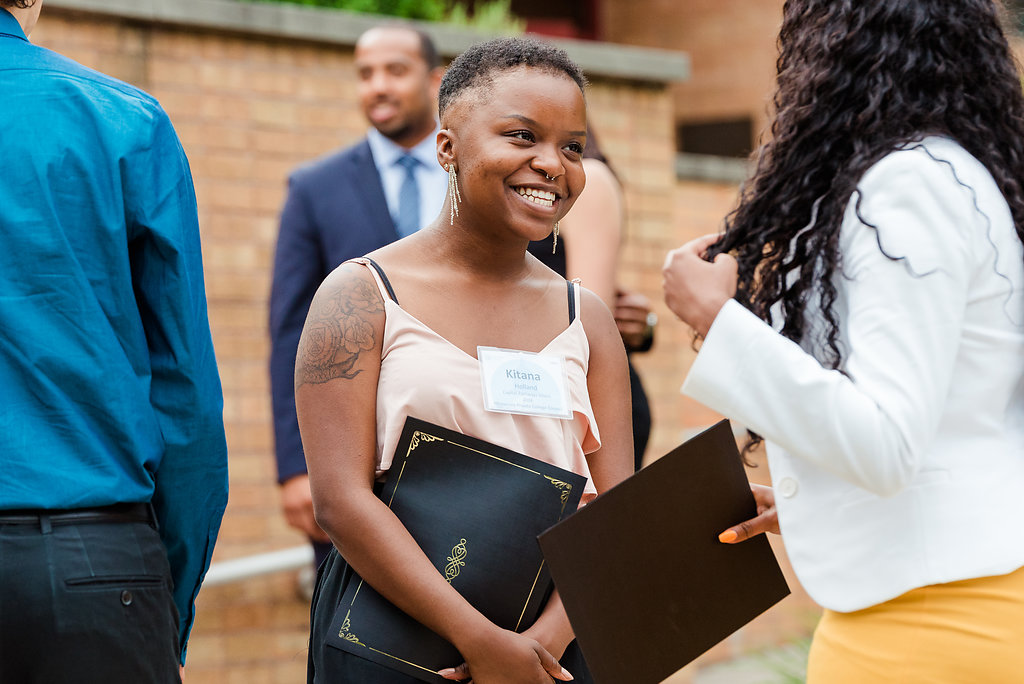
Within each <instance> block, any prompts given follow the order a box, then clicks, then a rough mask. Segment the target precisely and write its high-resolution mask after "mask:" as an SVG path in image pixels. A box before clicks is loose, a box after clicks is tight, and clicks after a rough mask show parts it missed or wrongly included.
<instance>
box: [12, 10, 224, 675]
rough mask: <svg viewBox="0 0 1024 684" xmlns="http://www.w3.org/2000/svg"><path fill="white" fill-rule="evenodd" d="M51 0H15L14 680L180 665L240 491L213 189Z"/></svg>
mask: <svg viewBox="0 0 1024 684" xmlns="http://www.w3.org/2000/svg"><path fill="white" fill-rule="evenodd" d="M41 3H42V0H35V2H34V3H33V0H0V98H2V100H3V105H2V106H0V159H2V160H3V164H2V171H0V394H2V397H3V398H2V400H0V681H2V682H29V681H32V682H72V681H73V682H147V683H153V682H160V683H163V682H178V681H179V664H180V663H183V662H184V654H185V643H186V639H187V637H188V633H189V629H190V628H191V625H192V620H193V616H194V603H193V602H194V599H195V596H196V593H197V592H198V591H199V585H200V582H201V581H202V577H203V574H204V573H205V571H206V568H207V567H208V565H209V561H210V555H211V553H212V551H213V546H214V542H215V540H216V537H217V531H218V529H219V526H220V520H221V516H222V514H223V512H224V506H225V504H226V501H227V454H226V445H225V440H224V426H223V419H222V415H221V414H222V404H223V400H222V395H221V389H220V380H219V378H218V375H217V367H216V362H215V360H214V355H213V346H212V343H211V339H210V331H209V323H208V321H207V313H206V301H205V294H204V289H203V273H202V261H201V257H200V248H199V226H198V221H197V216H196V204H195V194H194V191H193V187H192V181H191V175H190V172H189V168H188V162H187V160H186V158H185V154H184V152H183V150H182V148H181V145H180V144H179V142H178V138H177V136H176V135H175V133H174V130H173V129H172V127H171V124H170V121H169V120H168V118H167V115H166V114H165V113H164V112H163V110H162V109H161V108H160V106H159V104H157V102H156V101H155V100H154V99H153V98H151V97H149V96H148V95H146V94H145V93H143V92H141V91H139V90H138V89H136V88H134V87H132V86H129V85H127V84H124V83H121V82H120V81H116V80H114V79H112V78H109V77H107V76H104V75H102V74H99V73H97V72H95V71H92V70H90V69H87V68H85V67H82V66H81V65H79V64H76V63H75V62H72V61H71V60H68V59H66V58H64V57H61V56H60V55H57V54H55V53H53V52H50V51H48V50H45V49H42V48H39V47H36V46H33V45H32V44H31V43H29V41H28V40H27V36H28V34H29V33H30V32H31V30H32V27H33V26H34V25H35V22H36V19H37V18H38V16H39V10H40V5H41Z"/></svg>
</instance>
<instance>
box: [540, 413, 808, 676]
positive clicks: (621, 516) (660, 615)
mask: <svg viewBox="0 0 1024 684" xmlns="http://www.w3.org/2000/svg"><path fill="white" fill-rule="evenodd" d="M755 514H756V505H755V503H754V498H753V495H752V494H751V493H750V487H749V485H748V483H747V477H746V474H745V472H744V470H743V464H742V461H741V459H740V456H739V452H738V450H737V448H736V440H735V438H734V437H733V434H732V430H731V428H730V427H729V423H728V422H727V421H722V422H720V423H718V424H717V425H715V426H714V427H712V428H710V429H708V430H706V431H704V432H702V433H700V434H699V435H697V436H696V437H694V438H693V439H690V440H688V441H687V442H685V443H684V444H682V445H681V446H679V447H676V448H675V449H674V450H673V451H671V452H670V453H669V454H667V455H666V456H664V457H662V458H660V459H659V460H657V461H655V462H654V463H652V464H651V465H649V466H648V467H646V468H644V469H643V470H641V471H640V472H639V473H637V474H635V475H633V476H632V477H630V478H629V479H627V480H626V481H625V482H622V483H621V484H619V485H618V486H616V487H614V488H612V489H611V490H609V491H607V492H605V493H604V494H602V495H601V496H599V497H598V498H596V499H594V501H592V502H591V503H590V504H589V505H587V506H585V507H584V508H582V509H581V510H579V511H577V512H576V513H574V514H573V515H571V516H569V517H568V518H566V519H565V520H563V521H562V522H560V523H558V524H557V525H555V526H554V527H552V528H551V529H550V530H547V531H546V532H544V533H543V534H542V535H540V545H541V548H542V549H543V551H544V557H545V558H546V559H547V561H548V566H549V568H550V570H551V575H552V577H553V578H554V581H555V586H556V587H557V588H558V593H559V595H560V596H561V597H562V603H563V604H564V605H565V610H566V612H567V613H568V615H569V620H570V621H571V622H572V626H573V629H574V630H575V632H576V638H577V640H578V641H579V644H580V648H581V649H582V651H583V656H584V657H585V658H586V660H587V664H588V666H589V667H590V671H591V673H592V674H593V676H594V680H595V681H596V682H598V684H625V683H627V682H628V683H629V684H656V683H657V682H661V681H662V680H664V679H665V678H667V677H669V676H670V675H672V673H674V672H676V671H677V670H679V669H680V668H681V667H683V666H684V665H686V664H687V663H689V662H690V661H692V660H693V659H695V658H696V657H697V656H699V655H700V654H701V653H704V652H705V651H707V650H708V649H709V648H711V647H712V646H714V645H715V644H716V643H718V642H719V641H721V640H722V639H725V638H726V637H727V636H729V635H730V634H732V633H733V632H734V631H736V630H737V629H739V628H740V627H742V626H743V625H744V624H746V623H747V622H749V621H750V620H752V619H754V618H755V617H757V616H758V615H760V614H761V613H762V612H764V611H765V610H767V609H768V608H770V607H771V606H773V605H774V604H775V603H777V602H778V601H780V600H782V599H783V598H785V597H786V596H787V595H788V594H789V587H788V586H787V585H786V580H785V578H784V577H783V575H782V571H781V570H780V569H779V565H778V563H777V562H776V560H775V555H774V554H773V553H772V549H771V547H770V546H769V544H768V540H767V539H765V538H764V536H763V535H761V536H759V537H756V538H754V539H751V540H749V541H746V542H743V543H741V544H735V545H731V544H723V543H721V542H719V541H718V535H719V533H720V532H722V531H724V530H725V529H727V528H729V527H731V526H733V525H735V524H737V523H739V522H741V521H743V520H747V519H749V518H752V517H754V515H755Z"/></svg>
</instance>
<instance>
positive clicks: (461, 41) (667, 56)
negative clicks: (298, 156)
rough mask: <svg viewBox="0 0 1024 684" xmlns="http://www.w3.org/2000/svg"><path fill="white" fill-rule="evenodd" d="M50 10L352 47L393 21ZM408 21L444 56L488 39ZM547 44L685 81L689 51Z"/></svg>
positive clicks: (200, 0)
mask: <svg viewBox="0 0 1024 684" xmlns="http://www.w3.org/2000/svg"><path fill="white" fill-rule="evenodd" d="M52 10H61V11H65V10H70V11H78V12H84V13H88V14H97V15H104V16H113V17H119V18H122V19H126V20H131V21H141V22H146V23H154V24H170V25H176V26H182V27H186V28H189V27H194V28H202V29H207V30H216V31H228V32H233V33H246V34H255V35H262V36H271V37H279V38H284V39H290V40H309V41H315V42H320V43H333V44H337V45H352V44H354V43H355V41H356V38H358V37H359V35H360V34H361V33H362V32H363V31H365V30H366V29H368V28H370V27H372V26H376V25H377V24H379V23H381V22H383V21H394V20H395V19H394V18H393V17H381V16H376V15H372V14H360V13H355V12H346V11H342V10H332V9H324V8H319V7H306V6H302V5H288V4H271V3H262V2H239V1H238V0H46V4H45V6H44V7H43V14H44V16H45V14H46V13H47V12H50V11H52ZM410 23H412V24H414V25H416V26H417V27H419V28H422V29H423V30H425V31H426V32H427V33H429V34H430V35H431V36H432V37H433V38H434V39H435V41H436V42H437V47H438V50H440V52H441V54H443V55H445V56H448V57H454V56H455V55H457V54H459V53H460V52H462V51H463V50H465V49H466V48H467V47H469V46H470V45H472V44H473V43H477V42H480V41H481V40H486V39H488V38H492V37H493V35H489V34H485V33H479V32H477V31H470V30H466V29H463V28H461V27H457V26H452V25H450V24H437V23H430V22H410ZM552 42H553V43H555V44H556V45H558V46H559V47H561V48H563V49H564V50H565V51H566V52H568V53H569V55H570V56H571V57H572V58H573V59H574V60H576V62H577V63H578V64H579V65H580V66H581V67H582V68H583V70H584V71H585V72H586V73H587V74H588V75H589V76H591V77H604V78H619V79H625V80H631V81H641V82H649V83H667V82H671V81H684V80H686V79H687V78H689V74H690V60H689V57H688V56H687V55H686V54H684V53H682V52H674V51H671V50H656V49H651V48H638V47H628V46H622V45H612V44H609V43H596V42H587V41H579V40H561V39H559V40H552Z"/></svg>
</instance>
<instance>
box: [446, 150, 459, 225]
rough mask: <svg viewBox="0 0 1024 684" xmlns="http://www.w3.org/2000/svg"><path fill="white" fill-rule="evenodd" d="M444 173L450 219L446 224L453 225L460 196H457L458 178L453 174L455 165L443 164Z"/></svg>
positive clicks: (457, 213) (457, 212) (457, 211)
mask: <svg viewBox="0 0 1024 684" xmlns="http://www.w3.org/2000/svg"><path fill="white" fill-rule="evenodd" d="M444 169H445V171H447V172H448V196H449V197H450V198H451V217H450V218H449V219H448V222H449V223H450V224H451V225H453V226H454V225H455V217H456V216H458V215H459V202H461V201H462V195H460V194H459V177H458V175H457V174H456V173H455V164H445V167H444Z"/></svg>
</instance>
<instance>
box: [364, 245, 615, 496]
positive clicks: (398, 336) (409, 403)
mask: <svg viewBox="0 0 1024 684" xmlns="http://www.w3.org/2000/svg"><path fill="white" fill-rule="evenodd" d="M352 261H354V262H356V263H361V264H363V265H364V266H366V267H367V268H369V269H370V272H371V273H372V274H373V278H374V280H375V281H376V282H377V287H378V288H379V290H380V294H381V297H382V298H383V299H384V314H385V323H384V338H383V341H382V348H381V366H380V379H379V381H378V384H377V476H378V478H379V477H381V476H383V475H384V474H385V473H386V472H387V470H388V469H389V468H390V467H391V460H392V456H393V455H394V452H395V447H396V445H397V443H398V439H399V437H400V436H401V433H402V427H403V426H404V424H405V419H406V417H407V416H412V417H414V418H419V419H421V420H426V421H428V422H431V423H434V424H436V425H440V426H442V427H446V428H449V429H452V430H457V431H459V432H461V433H463V434H466V435H470V436H472V437H477V438H479V439H485V440H487V441H489V442H493V443H494V444H497V445H499V446H503V447H505V448H508V449H512V450H514V451H518V452H519V453H522V454H526V455H527V456H531V457H533V458H536V459H539V460H542V461H546V462H548V463H551V464H552V465H556V466H559V467H561V468H565V469H566V470H570V471H572V472H575V473H578V474H580V475H583V476H584V477H586V478H587V485H586V487H585V488H584V493H583V502H584V503H585V502H587V501H589V500H590V499H592V498H593V497H594V496H595V495H596V494H597V490H596V489H595V488H594V483H593V481H592V479H591V476H590V469H589V468H588V466H587V460H586V457H585V454H589V453H591V452H593V451H596V450H597V449H598V448H600V446H601V438H600V434H599V433H598V429H597V421H596V420H594V409H593V407H592V406H591V404H590V394H589V392H588V391H587V367H588V363H589V359H590V345H589V343H588V341H587V335H586V332H585V330H584V329H583V323H582V322H581V321H580V317H579V304H578V302H579V300H580V292H579V285H578V284H577V283H571V284H570V286H569V288H567V291H568V292H570V293H571V294H570V295H568V298H569V300H570V319H571V321H570V323H569V325H568V327H567V328H565V329H564V330H563V331H562V332H561V333H559V334H558V335H557V336H556V337H555V338H554V339H552V340H551V341H550V342H548V344H547V345H546V346H545V347H544V349H543V350H542V351H541V352H540V353H541V354H550V355H557V356H561V357H563V358H564V359H565V367H566V372H567V375H568V384H569V396H570V402H571V406H572V416H573V417H572V418H571V419H561V418H551V417H545V416H529V415H520V414H513V413H498V412H493V411H488V410H486V409H485V408H484V398H483V389H482V385H481V378H480V364H479V362H478V361H477V359H476V357H474V356H471V355H470V354H467V353H466V352H465V351H463V350H462V349H460V348H458V347H456V346H455V345H453V344H452V343H451V342H449V341H448V340H446V339H445V338H443V337H441V336H440V335H439V334H437V333H436V332H434V331H433V330H431V329H430V328H429V327H427V326H426V325H424V324H423V323H421V322H420V321H419V320H418V319H417V318H416V317H414V316H412V315H411V314H409V313H408V312H406V311H405V310H404V309H402V307H401V306H399V305H398V302H397V301H396V298H395V297H394V294H393V292H392V291H391V285H390V283H388V281H387V276H386V275H385V274H384V272H383V271H382V270H381V271H378V270H377V269H378V268H379V267H378V266H376V264H374V263H373V262H371V261H370V260H369V259H366V258H360V259H353V260H352Z"/></svg>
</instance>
